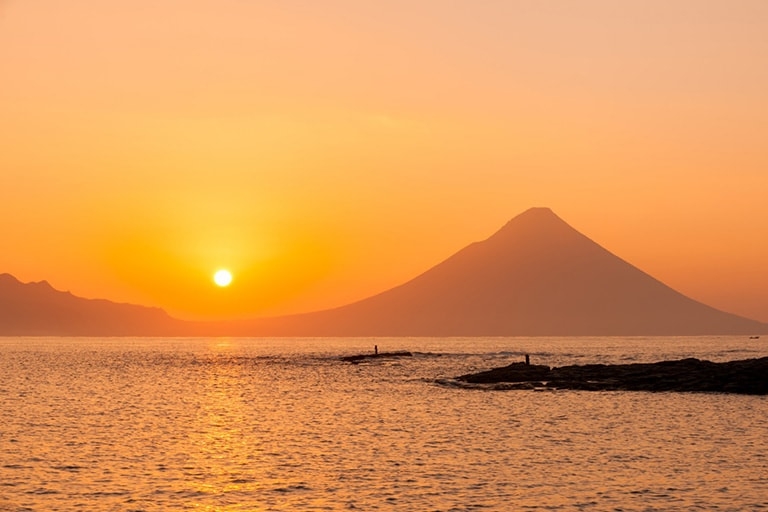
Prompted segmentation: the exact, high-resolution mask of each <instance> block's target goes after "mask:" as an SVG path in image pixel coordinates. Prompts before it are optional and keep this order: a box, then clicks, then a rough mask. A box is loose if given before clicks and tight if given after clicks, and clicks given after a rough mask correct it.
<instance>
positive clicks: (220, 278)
mask: <svg viewBox="0 0 768 512" xmlns="http://www.w3.org/2000/svg"><path fill="white" fill-rule="evenodd" d="M213 282H214V283H216V284H217V285H218V286H221V287H224V286H229V283H231V282H232V272H230V271H229V270H227V269H225V268H223V269H221V270H217V271H216V273H215V274H213Z"/></svg>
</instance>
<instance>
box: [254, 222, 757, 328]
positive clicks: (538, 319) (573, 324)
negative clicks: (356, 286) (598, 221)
mask: <svg viewBox="0 0 768 512" xmlns="http://www.w3.org/2000/svg"><path fill="white" fill-rule="evenodd" d="M250 325H251V328H252V329H253V330H254V332H260V333H264V334H289V335H290V334H294V335H329V336H350V335H351V336H556V335H563V336H573V335H694V334H738V333H760V332H764V331H766V330H768V326H767V325H766V324H762V323H760V322H756V321H753V320H749V319H746V318H742V317H739V316H736V315H732V314H729V313H724V312H722V311H719V310H716V309H714V308H712V307H709V306H706V305H704V304H701V303H699V302H697V301H695V300H692V299H690V298H688V297H686V296H684V295H682V294H680V293H678V292H676V291H675V290H673V289H671V288H669V287H668V286H666V285H664V284H663V283H661V282H659V281H658V280H656V279H654V278H653V277H651V276H649V275H648V274H646V273H644V272H642V271H641V270H639V269H637V268H636V267H634V266H632V265H630V264H629V263H627V262H625V261H624V260H622V259H620V258H618V257H617V256H615V255H613V254H611V253H610V252H608V251H607V250H605V249H603V248H602V247H601V246H599V245H598V244H596V243H595V242H593V241H592V240H590V239H589V238H587V237H586V236H584V235H582V234H581V233H579V232H578V231H576V230H575V229H573V228H572V227H571V226H569V225H568V224H566V223H565V222H564V221H563V220H562V219H560V218H559V217H558V216H557V215H555V214H554V213H553V212H552V210H550V209H549V208H531V209H530V210H527V211H526V212H524V213H522V214H520V215H518V216H517V217H515V218H514V219H512V220H511V221H509V222H508V223H507V224H506V225H505V226H504V227H502V228H501V229H500V230H499V231H498V232H496V233H495V234H494V235H493V236H491V237H490V238H488V239H487V240H485V241H482V242H478V243H474V244H471V245H469V246H467V247H465V248H464V249H462V250H461V251H459V252H458V253H456V254H454V255H453V256H451V257H450V258H448V259H447V260H445V261H443V262H442V263H440V264H438V265H437V266H435V267H433V268H431V269H430V270H428V271H427V272H425V273H423V274H421V275H420V276H418V277H416V278H415V279H413V280H411V281H409V282H407V283H405V284H403V285H401V286H398V287H396V288H393V289H391V290H388V291H386V292H383V293H381V294H378V295H375V296H373V297H370V298H367V299H364V300H361V301H359V302H356V303H353V304H350V305H347V306H343V307H340V308H337V309H333V310H327V311H321V312H316V313H309V314H304V315H295V316H291V317H282V318H275V319H265V320H264V321H259V322H255V323H252V324H250Z"/></svg>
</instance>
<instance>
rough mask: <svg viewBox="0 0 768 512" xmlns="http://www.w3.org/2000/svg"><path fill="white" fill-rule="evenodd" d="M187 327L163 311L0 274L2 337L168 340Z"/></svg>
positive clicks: (44, 282)
mask: <svg viewBox="0 0 768 512" xmlns="http://www.w3.org/2000/svg"><path fill="white" fill-rule="evenodd" d="M185 331H186V332H189V331H190V328H189V324H188V323H187V322H183V321H180V320H176V319H174V318H171V317H170V316H168V314H167V313H166V312H165V311H163V310H162V309H158V308H148V307H143V306H134V305H132V304H118V303H115V302H110V301H108V300H101V299H83V298H80V297H75V296H74V295H72V294H71V293H69V292H60V291H58V290H55V289H53V287H51V285H50V284H48V282H47V281H41V282H39V283H26V284H25V283H21V282H20V281H19V280H17V279H16V278H15V277H13V276H12V275H10V274H0V335H2V336H170V335H174V334H180V333H183V332H185Z"/></svg>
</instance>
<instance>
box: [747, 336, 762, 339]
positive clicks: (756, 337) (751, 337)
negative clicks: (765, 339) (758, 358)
mask: <svg viewBox="0 0 768 512" xmlns="http://www.w3.org/2000/svg"><path fill="white" fill-rule="evenodd" d="M749 339H751V340H759V339H760V336H750V337H749Z"/></svg>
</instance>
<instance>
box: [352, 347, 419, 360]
mask: <svg viewBox="0 0 768 512" xmlns="http://www.w3.org/2000/svg"><path fill="white" fill-rule="evenodd" d="M397 357H413V354H412V353H411V352H408V351H406V350H398V351H395V352H376V353H373V354H358V355H354V356H343V357H341V358H340V359H341V360H342V361H346V362H348V363H359V362H361V361H366V360H368V359H382V358H390V359H391V358H397Z"/></svg>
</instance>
